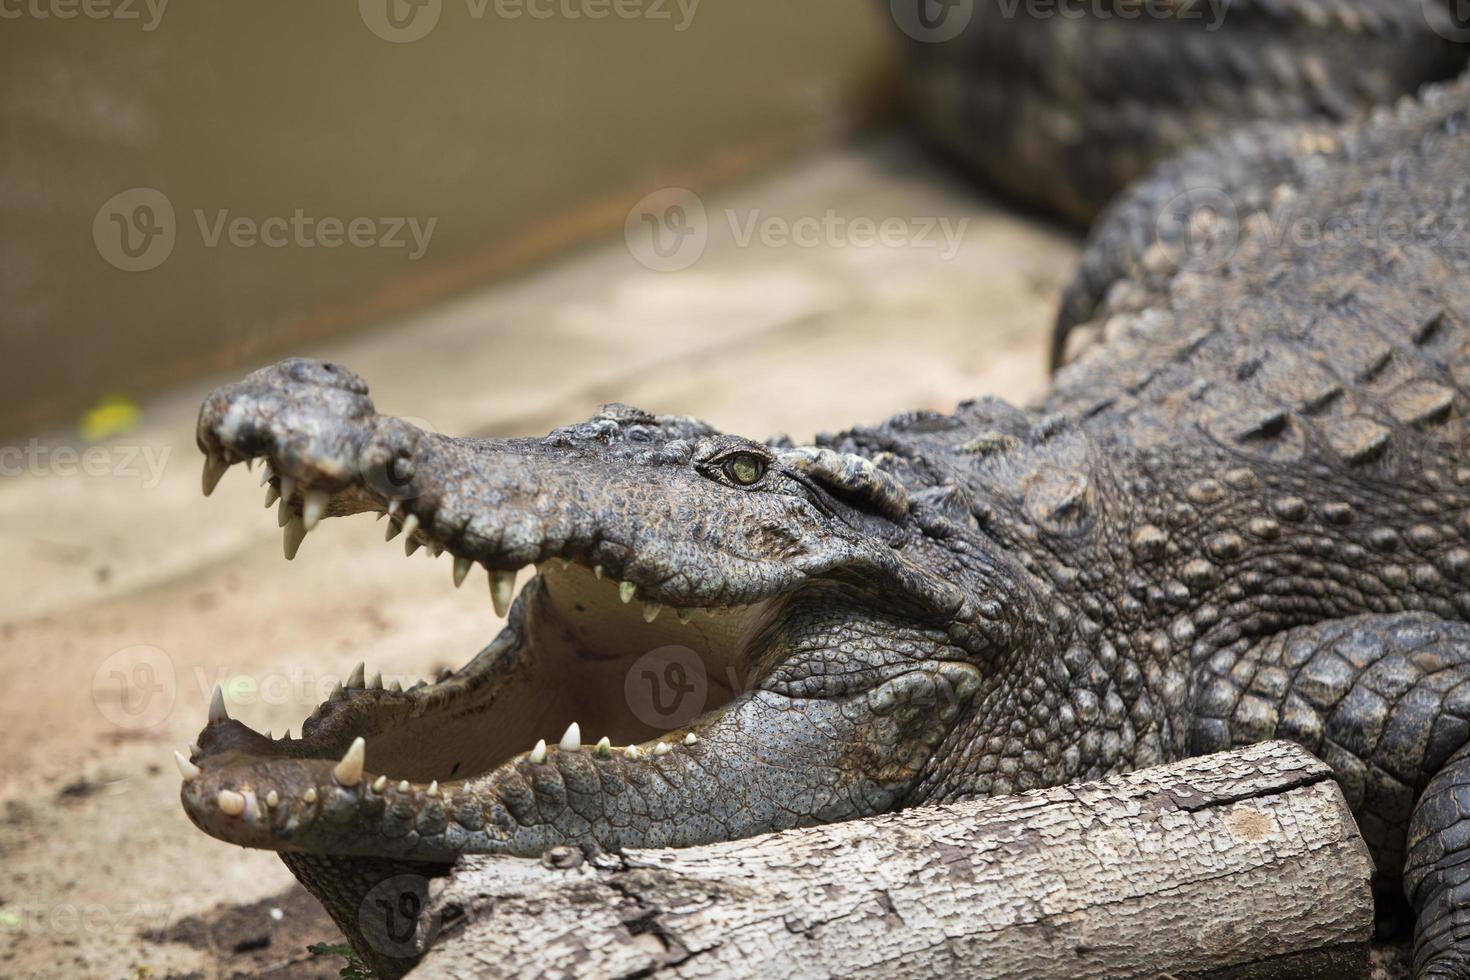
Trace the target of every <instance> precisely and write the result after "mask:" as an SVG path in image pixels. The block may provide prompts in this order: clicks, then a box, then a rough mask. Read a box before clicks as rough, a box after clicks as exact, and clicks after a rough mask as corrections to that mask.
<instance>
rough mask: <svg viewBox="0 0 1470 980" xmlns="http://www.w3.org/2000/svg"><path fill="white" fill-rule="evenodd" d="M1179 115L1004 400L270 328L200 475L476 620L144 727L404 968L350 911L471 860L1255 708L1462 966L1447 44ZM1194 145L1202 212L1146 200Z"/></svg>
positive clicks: (1465, 491)
mask: <svg viewBox="0 0 1470 980" xmlns="http://www.w3.org/2000/svg"><path fill="white" fill-rule="evenodd" d="M1350 9H1353V10H1357V11H1360V12H1361V11H1363V10H1367V9H1370V8H1369V6H1367V5H1361V4H1360V5H1356V6H1352V7H1351V8H1350ZM1374 9H1376V8H1374ZM1385 9H1386V5H1385ZM1426 9H1428V8H1426ZM1334 23H1336V22H1334ZM1158 26H1159V25H1142V24H1140V25H1139V27H1138V30H1139V31H1140V32H1144V33H1146V32H1148V31H1152V30H1156V29H1158ZM1339 26H1340V25H1339ZM1321 29H1322V30H1323V31H1330V30H1333V29H1336V28H1333V27H1331V26H1330V25H1329V27H1323V28H1321ZM1220 43H1222V44H1228V43H1233V42H1230V41H1229V39H1228V38H1225V39H1221V41H1220ZM1399 43H1400V41H1399V40H1394V39H1390V40H1389V41H1385V42H1384V44H1385V45H1386V46H1387V47H1386V48H1385V49H1384V50H1388V49H1391V48H1393V46H1394V45H1396V44H1399ZM1375 50H1377V49H1375ZM1359 55H1360V57H1362V58H1363V59H1367V57H1368V56H1367V55H1366V54H1364V53H1363V52H1359ZM1383 57H1384V58H1385V59H1388V60H1391V57H1390V54H1384V55H1383ZM1393 57H1401V55H1393ZM1365 63H1366V62H1365ZM1405 84H1406V85H1408V84H1409V83H1408V82H1405ZM1409 87H1412V85H1410V86H1409ZM1206 138H1207V139H1208V140H1210V141H1211V142H1209V143H1208V147H1207V152H1206V151H1200V150H1196V151H1186V154H1188V153H1190V152H1193V153H1195V154H1196V156H1194V157H1174V158H1170V159H1168V160H1165V161H1163V162H1162V163H1160V164H1158V165H1157V166H1156V167H1155V168H1154V169H1152V170H1150V171H1148V172H1147V173H1146V174H1144V176H1142V177H1141V178H1138V179H1137V180H1135V181H1134V182H1133V183H1132V184H1131V185H1130V186H1129V188H1128V189H1127V190H1125V191H1124V192H1123V196H1122V197H1120V198H1118V199H1117V200H1115V201H1114V203H1113V204H1112V205H1111V206H1110V207H1109V208H1108V209H1107V210H1106V211H1105V212H1104V214H1103V216H1102V217H1101V218H1100V219H1099V224H1098V226H1097V228H1096V229H1095V231H1094V234H1093V237H1092V240H1091V244H1090V246H1089V253H1088V258H1085V259H1084V263H1083V272H1082V273H1081V274H1080V275H1079V283H1078V284H1074V286H1075V289H1074V290H1073V291H1072V292H1071V293H1070V294H1069V295H1073V296H1082V297H1084V299H1083V300H1080V301H1078V303H1077V305H1076V306H1074V309H1076V310H1083V311H1084V312H1082V313H1080V314H1078V319H1077V320H1076V325H1077V326H1078V328H1079V329H1083V328H1085V329H1086V330H1087V331H1088V332H1089V333H1090V335H1091V339H1090V340H1089V341H1088V342H1086V343H1081V344H1077V345H1074V346H1076V348H1077V349H1076V350H1075V351H1074V352H1073V353H1072V356H1070V357H1069V358H1068V359H1067V363H1066V364H1064V365H1063V366H1061V367H1060V368H1059V369H1058V371H1057V372H1056V374H1055V378H1054V383H1053V385H1052V387H1051V389H1050V391H1049V392H1048V393H1047V394H1046V395H1045V396H1044V397H1043V398H1041V399H1040V400H1039V401H1038V402H1037V403H1036V404H1034V405H1030V406H1024V407H1021V406H1013V405H1010V404H1008V403H1005V402H1003V401H1000V400H997V399H992V398H982V399H977V400H973V401H968V402H965V403H962V404H961V405H959V406H958V407H957V409H956V410H955V411H953V412H952V413H948V414H945V413H937V412H929V411H916V412H907V413H904V414H900V415H897V416H895V417H893V418H891V419H888V420H887V421H884V422H882V423H879V424H874V425H863V426H857V427H854V428H852V429H849V430H847V431H845V432H840V433H836V434H827V435H822V436H818V437H817V438H816V439H815V440H814V441H813V442H812V444H810V445H796V444H794V443H792V442H791V441H790V440H789V439H785V438H776V439H765V440H760V439H751V438H746V437H743V436H738V435H732V434H728V433H722V432H720V431H717V430H716V429H715V428H713V427H712V426H710V425H708V424H706V423H704V422H701V421H699V420H697V419H693V418H687V417H682V416H671V415H655V414H651V413H648V412H644V411H641V410H639V409H636V408H633V407H630V406H627V405H620V404H614V405H608V406H605V407H604V408H602V409H601V410H600V411H598V412H597V413H596V414H595V415H593V416H592V417H591V418H590V419H588V420H586V421H584V422H580V423H577V424H572V425H568V426H565V427H562V428H558V429H556V430H554V431H553V432H551V433H550V434H549V435H547V436H545V437H540V438H520V439H482V438H470V437H455V436H449V435H443V434H439V433H434V432H428V431H424V430H422V429H420V428H418V427H416V426H414V425H413V424H412V423H410V422H408V421H405V420H403V419H399V418H395V417H392V416H387V415H383V414H380V413H378V412H377V410H376V408H375V407H374V405H373V402H372V399H371V396H370V393H369V389H368V386H367V384H366V383H365V381H364V380H363V379H362V378H360V377H359V376H357V375H356V374H354V373H352V372H351V371H349V370H348V369H346V368H345V367H342V366H340V365H336V364H332V363H328V362H324V361H318V360H309V359H302V358H296V359H290V360H287V361H283V362H281V363H279V364H276V365H274V366H271V367H267V368H263V369H261V370H258V371H256V372H254V373H253V374H250V375H249V376H248V377H246V378H244V379H243V380H242V381H239V382H237V383H235V384H231V385H227V386H224V387H222V388H219V389H218V390H216V391H214V392H212V393H211V394H210V395H209V396H208V397H207V398H206V399H205V401H204V404H203V406H202V408H201V411H200V415H199V421H198V427H197V441H198V444H199V447H200V449H201V450H202V451H203V453H204V456H205V464H204V477H203V481H204V491H205V493H206V494H208V493H209V492H210V491H211V490H212V489H213V488H214V486H215V485H216V484H217V483H218V482H219V480H220V479H221V478H222V477H223V475H224V474H225V473H226V472H227V471H228V470H229V468H230V467H231V466H233V465H235V464H239V463H245V464H246V465H250V464H252V463H254V462H255V461H260V460H264V462H265V464H266V469H265V471H264V480H265V482H266V483H267V484H268V486H267V491H266V493H267V506H271V505H273V504H274V505H277V506H278V509H279V515H280V521H281V524H282V526H283V528H284V549H285V555H286V557H287V558H294V557H295V556H296V554H297V550H298V549H299V548H300V547H301V545H302V543H303V540H304V539H305V538H306V537H307V535H308V533H309V532H310V531H311V530H312V529H313V528H315V527H316V526H317V525H318V524H319V523H320V522H321V521H322V520H327V519H335V518H342V517H348V516H352V515H357V514H365V513H372V514H375V515H376V516H377V517H378V518H379V519H380V520H383V521H385V522H386V524H385V525H384V526H385V528H386V535H387V536H388V537H389V538H390V539H391V538H395V537H400V536H401V537H402V539H403V542H404V546H405V550H406V551H407V552H408V553H410V554H412V553H413V552H414V551H416V550H418V549H424V548H426V549H429V550H430V551H431V553H434V554H441V553H444V552H447V553H448V556H449V558H450V563H451V566H452V572H451V577H452V580H453V583H454V584H455V585H460V584H461V583H463V582H464V581H465V580H466V579H467V578H468V576H469V575H470V574H471V573H472V572H475V571H476V569H477V568H480V569H483V572H481V573H480V574H482V575H483V577H484V579H485V581H486V587H487V588H488V591H489V592H490V598H491V602H492V604H493V605H494V607H495V610H496V611H497V613H499V614H501V615H504V616H505V617H506V625H505V627H504V629H503V630H502V631H501V632H500V633H499V635H498V636H497V637H496V638H495V639H494V640H493V641H492V642H491V643H490V644H489V645H488V646H487V647H485V648H484V649H483V650H482V651H480V652H479V653H478V654H477V655H475V656H474V657H473V658H472V659H470V660H469V661H468V662H467V663H466V664H464V666H462V667H460V668H458V669H457V670H451V671H448V672H446V673H445V674H444V675H443V676H441V677H439V678H438V679H437V680H435V681H434V682H432V683H428V682H421V683H420V684H418V685H415V686H413V687H411V688H409V689H406V690H405V689H403V688H402V687H401V686H400V685H397V684H394V685H386V686H385V685H384V684H383V682H382V679H381V677H379V676H377V675H373V676H368V674H367V671H366V670H365V668H364V666H363V665H361V664H359V665H358V666H357V667H356V668H355V669H354V670H353V671H352V672H351V674H350V675H349V676H348V677H347V678H346V679H345V681H344V682H343V683H342V684H340V685H338V687H337V688H336V689H335V690H334V691H333V692H332V694H331V696H330V697H329V698H328V699H327V700H326V701H325V702H324V703H322V704H321V705H320V706H318V707H317V709H316V710H315V711H314V712H313V714H312V716H311V717H310V718H309V719H308V720H307V722H306V724H305V725H304V726H303V728H302V733H301V736H300V737H298V738H293V737H291V736H290V734H289V733H288V734H287V735H286V736H285V737H283V738H273V737H271V736H270V735H269V734H264V735H263V734H260V733H257V732H254V731H252V730H251V729H249V728H248V727H247V726H245V725H243V724H242V723H240V722H239V721H238V720H235V719H231V718H230V717H229V715H228V710H227V706H226V705H225V703H224V701H223V698H222V696H221V695H220V694H219V693H218V691H217V692H216V694H215V697H214V699H213V701H212V703H211V705H210V709H209V718H208V723H207V724H206V726H205V727H204V729H203V730H202V731H201V733H200V735H199V737H198V740H197V743H196V744H194V745H192V746H191V747H190V750H189V752H188V753H187V754H182V753H181V754H179V757H178V762H179V767H180V771H181V773H182V775H183V783H182V788H181V798H182V802H183V806H184V809H185V811H186V813H187V814H188V816H189V818H190V819H191V820H192V821H193V822H194V823H195V824H196V825H197V826H198V827H199V828H200V829H202V830H203V831H205V832H206V833H208V834H211V835H213V836H215V837H218V838H220V839H221V840H224V841H228V842H231V843H234V844H239V845H244V846H248V847H256V848H266V849H273V850H276V851H278V852H279V853H280V855H281V857H282V859H283V860H284V861H285V862H286V864H287V865H288V866H289V867H290V868H291V870H292V871H293V872H294V873H295V874H296V875H297V877H298V878H300V879H301V881H302V882H303V883H304V884H305V885H306V887H307V888H308V889H309V890H311V891H312V892H313V894H315V895H316V896H317V897H318V898H319V899H321V900H322V902H323V904H324V905H325V906H326V907H327V909H328V911H329V912H330V913H331V914H332V916H333V918H334V919H335V920H336V921H337V923H338V924H339V925H340V926H341V928H342V929H343V930H344V932H345V933H346V934H347V936H348V937H349V939H350V940H351V941H352V942H353V944H354V946H355V947H356V948H357V950H358V951H359V953H360V954H361V955H362V956H363V958H364V959H365V960H366V961H367V962H368V963H369V964H370V965H372V966H373V967H374V968H375V969H376V970H378V971H379V972H380V973H381V974H382V975H386V976H396V975H400V974H402V973H403V972H405V971H407V970H408V969H410V968H411V967H412V965H413V963H414V961H415V957H416V955H417V954H418V953H419V952H420V951H421V950H422V948H423V944H424V943H425V942H427V941H428V938H429V937H425V936H418V935H414V934H412V922H411V921H410V923H409V926H410V928H409V932H408V934H406V935H398V934H394V933H393V930H392V927H391V924H387V925H385V923H384V922H383V921H380V920H381V919H382V916H380V915H379V914H378V912H379V911H381V910H384V909H386V910H389V911H392V910H394V909H397V910H400V911H403V910H412V909H414V908H417V906H418V904H419V903H421V902H422V901H423V899H424V895H425V893H426V890H427V888H428V883H429V880H430V879H431V878H433V877H435V876H437V875H442V874H444V873H446V872H447V870H448V869H449V867H450V866H451V865H452V863H453V862H454V861H455V860H456V859H457V858H459V857H460V856H461V855H465V854H470V853H482V854H504V855H519V856H526V857H532V856H537V855H545V854H547V853H548V852H551V851H552V850H553V849H555V848H557V847H559V846H562V845H584V846H596V847H601V848H607V849H617V848H623V847H632V846H685V845H695V844H700V843H706V842H712V841H720V840H730V839H735V838H739V837H744V836H749V835H754V834H760V833H765V832H769V831H775V830H780V829H784V828H790V827H798V826H806V825H812V824H820V823H825V822H832V821H839V820H848V819H855V818H861V817H864V816H869V815H873V814H879V813H884V812H888V811H892V810H895V809H898V808H904V807H914V806H922V805H925V804H932V803H939V802H946V801H954V800H961V799H968V798H975V797H982V796H988V795H999V794H1009V793H1015V792H1022V791H1026V790H1030V789H1036V788H1041V787H1047V786H1054V785H1061V784H1067V783H1071V782H1076V781H1082V780H1088V779H1093V778H1097V777H1101V776H1104V775H1107V774H1110V773H1116V772H1119V771H1124V770H1129V769H1134V768H1138V767H1144V766H1149V765H1154V764H1158V763H1163V762H1167V761H1171V760H1176V759H1180V758H1185V757H1188V756H1191V755H1195V754H1202V753H1208V752H1214V751H1218V750H1222V749H1226V748H1230V747H1232V746H1238V745H1244V744H1250V743H1253V742H1257V741H1261V740H1265V739H1272V738H1285V739H1289V740H1292V741H1294V742H1297V743H1299V744H1301V745H1303V746H1304V747H1306V748H1307V749H1308V750H1310V751H1311V752H1313V753H1314V754H1316V755H1317V756H1318V757H1319V758H1321V759H1322V760H1323V761H1324V762H1325V763H1327V764H1328V765H1329V766H1331V768H1332V769H1333V771H1334V773H1335V775H1336V778H1337V780H1338V782H1339V784H1340V786H1341V788H1342V791H1343V794H1344V797H1345V799H1346V801H1347V802H1348V804H1349V805H1350V807H1351V808H1352V811H1353V813H1354V815H1355V817H1356V819H1357V821H1358V824H1359V827H1360V828H1361V831H1362V834H1363V837H1364V840H1365V841H1366V842H1367V844H1368V845H1369V848H1370V850H1371V852H1372V854H1373V858H1374V863H1375V881H1374V887H1375V893H1376V895H1377V897H1378V900H1379V903H1380V908H1381V910H1382V911H1383V918H1384V920H1385V921H1391V920H1392V919H1393V918H1394V916H1396V915H1404V916H1408V917H1411V918H1412V922H1413V930H1414V936H1413V966H1412V969H1413V971H1414V973H1415V974H1416V975H1417V976H1423V977H1466V976H1470V460H1467V457H1466V452H1465V449H1466V446H1465V438H1466V436H1467V434H1470V430H1467V429H1466V427H1465V424H1464V420H1465V417H1466V413H1467V412H1470V231H1467V224H1470V186H1467V183H1466V179H1465V176H1464V175H1465V173H1466V172H1467V170H1466V168H1467V164H1470V78H1460V79H1458V80H1452V81H1447V82H1443V83H1439V84H1435V85H1432V86H1430V87H1427V88H1425V89H1423V90H1422V91H1421V92H1420V94H1419V95H1418V96H1417V97H1415V98H1411V99H1404V100H1400V101H1399V102H1398V103H1397V104H1396V105H1392V106H1387V105H1380V106H1378V107H1376V108H1373V109H1371V110H1370V111H1367V112H1366V113H1365V114H1363V115H1361V116H1354V117H1353V118H1351V119H1349V120H1347V121H1345V122H1335V123H1334V122H1323V121H1321V120H1316V121H1313V120H1312V119H1307V118H1302V119H1298V120H1297V122H1296V123H1295V124H1288V123H1285V122H1281V121H1270V120H1267V121H1265V122H1264V123H1260V124H1248V125H1247V126H1246V127H1245V128H1244V129H1242V130H1238V131H1222V132H1221V133H1220V134H1219V135H1217V136H1213V137H1209V136H1207V137H1206ZM1140 152H1142V151H1140ZM1190 160H1192V161H1193V162H1194V164H1196V165H1197V166H1196V167H1191V166H1188V165H1184V166H1181V164H1180V161H1185V163H1186V164H1188V162H1189V161H1190ZM1199 170H1203V171H1205V172H1207V173H1208V174H1210V175H1212V176H1213V178H1215V179H1216V183H1215V184H1214V185H1212V186H1211V187H1210V188H1209V190H1210V191H1211V193H1212V195H1214V196H1213V197H1211V201H1212V203H1213V205H1215V206H1212V207H1211V208H1210V209H1209V210H1208V214H1207V215H1205V216H1204V217H1202V216H1201V214H1199V213H1194V214H1173V213H1168V212H1160V211H1157V210H1151V207H1150V204H1149V202H1164V203H1165V204H1167V203H1169V202H1172V201H1176V200H1179V199H1183V200H1185V201H1186V202H1188V201H1193V200H1194V197H1193V196H1192V195H1194V194H1195V192H1197V191H1199V190H1201V188H1202V187H1203V185H1200V184H1198V183H1195V182H1194V181H1195V178H1196V177H1197V176H1198V171H1199ZM1221 201H1224V202H1226V203H1227V204H1230V205H1232V206H1233V207H1234V209H1235V215H1234V220H1221V219H1222V214H1221V211H1220V209H1219V207H1218V205H1219V203H1220V202H1221ZM1307 230H1310V231H1311V232H1312V233H1311V234H1307V233H1306V232H1307ZM1120 243H1126V244H1120ZM1099 250H1100V251H1099ZM1122 252H1126V253H1127V257H1125V258H1120V257H1119V255H1120V253H1122ZM527 566H531V567H532V568H533V569H534V572H533V574H532V575H531V576H530V577H529V579H528V580H527V581H526V584H525V585H524V586H523V587H522V588H521V589H520V590H519V592H518V593H517V591H516V584H517V581H518V579H517V574H518V572H520V571H522V570H524V569H525V568H526V567H527ZM412 918H413V916H412V915H411V914H410V915H408V919H410V920H412ZM390 919H391V916H390ZM385 930H386V931H385Z"/></svg>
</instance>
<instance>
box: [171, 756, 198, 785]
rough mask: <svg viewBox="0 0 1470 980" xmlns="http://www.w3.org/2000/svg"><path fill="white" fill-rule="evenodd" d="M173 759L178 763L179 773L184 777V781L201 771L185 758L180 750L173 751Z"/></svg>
mask: <svg viewBox="0 0 1470 980" xmlns="http://www.w3.org/2000/svg"><path fill="white" fill-rule="evenodd" d="M174 761H175V762H177V763H178V764H179V775H180V776H183V777H184V782H186V783H187V782H188V781H189V780H191V779H193V778H194V777H195V776H197V775H199V773H200V772H201V771H202V770H200V768H199V767H198V766H196V765H194V763H192V762H190V761H189V760H188V759H186V758H185V757H184V753H182V752H175V753H174Z"/></svg>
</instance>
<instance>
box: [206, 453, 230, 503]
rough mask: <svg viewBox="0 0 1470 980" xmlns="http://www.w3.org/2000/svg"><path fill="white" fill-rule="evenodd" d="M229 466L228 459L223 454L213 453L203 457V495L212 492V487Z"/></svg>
mask: <svg viewBox="0 0 1470 980" xmlns="http://www.w3.org/2000/svg"><path fill="white" fill-rule="evenodd" d="M229 468H230V461H229V460H227V459H225V458H224V457H223V456H216V455H214V454H213V453H210V454H209V455H206V456H205V457H204V479H203V485H204V495H205V496H206V497H207V496H209V495H210V494H212V493H214V488H215V487H217V486H219V481H220V477H222V476H224V475H225V470H227V469H229Z"/></svg>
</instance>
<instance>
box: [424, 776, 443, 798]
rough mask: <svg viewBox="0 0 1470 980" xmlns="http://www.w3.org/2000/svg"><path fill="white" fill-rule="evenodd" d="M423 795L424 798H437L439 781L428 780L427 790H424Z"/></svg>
mask: <svg viewBox="0 0 1470 980" xmlns="http://www.w3.org/2000/svg"><path fill="white" fill-rule="evenodd" d="M424 795H425V796H438V795H439V780H437V779H431V780H429V788H428V789H426V790H424Z"/></svg>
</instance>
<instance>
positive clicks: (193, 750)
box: [189, 742, 204, 755]
mask: <svg viewBox="0 0 1470 980" xmlns="http://www.w3.org/2000/svg"><path fill="white" fill-rule="evenodd" d="M189 754H190V755H203V754H204V750H203V749H201V748H200V747H199V743H198V742H190V743H189Z"/></svg>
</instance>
